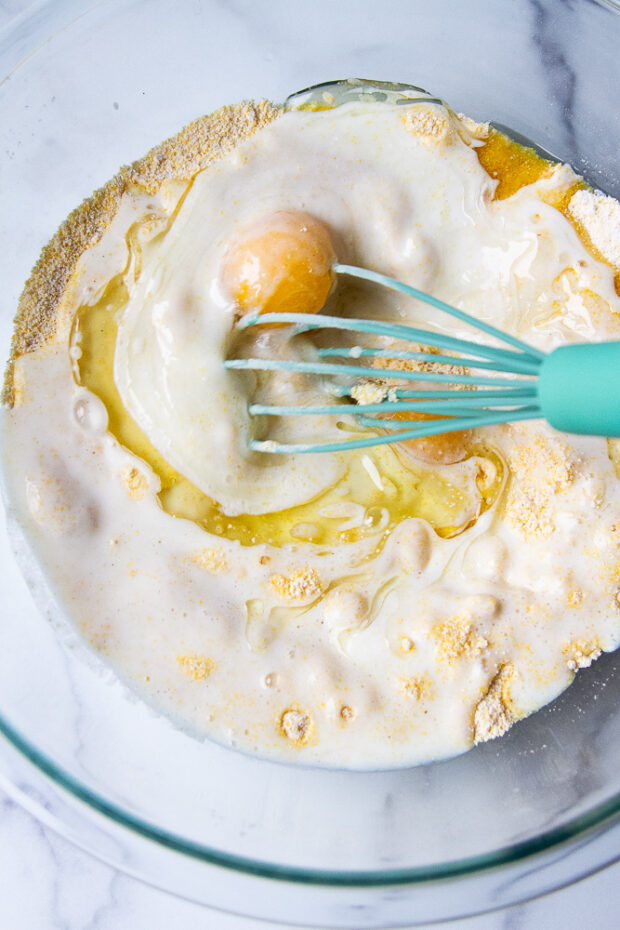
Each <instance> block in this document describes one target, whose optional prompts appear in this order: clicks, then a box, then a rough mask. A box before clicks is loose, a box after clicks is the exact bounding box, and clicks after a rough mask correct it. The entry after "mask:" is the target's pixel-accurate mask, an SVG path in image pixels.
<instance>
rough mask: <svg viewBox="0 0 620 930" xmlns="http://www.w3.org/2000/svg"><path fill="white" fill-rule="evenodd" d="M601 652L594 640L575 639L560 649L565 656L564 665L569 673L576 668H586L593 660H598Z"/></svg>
mask: <svg viewBox="0 0 620 930" xmlns="http://www.w3.org/2000/svg"><path fill="white" fill-rule="evenodd" d="M602 651H603V650H602V649H601V648H600V645H599V641H598V640H597V639H596V638H594V639H589V640H583V639H575V640H573V641H572V642H571V643H567V644H566V645H565V646H563V647H562V653H563V654H564V655H565V656H566V664H567V666H568V667H569V668H570V669H571V671H576V670H577V669H578V668H588V666H590V665H592V663H593V662H594V660H595V659H598V657H599V656H600V654H601V652H602Z"/></svg>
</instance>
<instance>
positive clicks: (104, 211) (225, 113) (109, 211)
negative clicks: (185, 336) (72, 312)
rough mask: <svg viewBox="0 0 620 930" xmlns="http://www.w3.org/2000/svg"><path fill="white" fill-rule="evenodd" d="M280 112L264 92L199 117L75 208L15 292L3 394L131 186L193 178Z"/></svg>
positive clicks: (6, 399)
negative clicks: (255, 100)
mask: <svg viewBox="0 0 620 930" xmlns="http://www.w3.org/2000/svg"><path fill="white" fill-rule="evenodd" d="M281 112H282V110H281V108H280V107H277V106H274V104H272V103H269V102H268V101H266V100H263V101H260V102H258V103H251V102H247V101H245V102H243V103H239V104H235V105H234V106H227V107H223V108H222V109H221V110H218V111H217V112H215V113H213V114H211V115H209V116H203V117H200V118H199V119H197V120H194V122H192V123H190V124H189V125H188V126H186V127H185V129H183V130H181V132H180V133H178V134H177V135H176V136H173V137H172V138H171V139H167V140H166V141H165V142H162V143H161V144H160V145H157V146H155V147H154V148H152V149H151V150H150V152H148V153H147V155H145V156H144V158H141V159H139V160H138V161H136V162H134V163H133V164H132V165H130V166H129V167H124V168H121V170H120V171H119V173H118V174H117V175H116V176H115V177H114V178H112V180H111V181H108V183H107V184H105V185H104V186H103V187H101V188H99V190H96V191H95V192H94V194H92V195H91V196H90V197H88V198H87V199H86V200H85V201H84V202H83V203H82V204H80V206H79V207H77V208H76V209H75V210H73V211H72V212H71V213H70V214H69V216H68V217H67V219H66V220H65V221H64V223H62V225H61V226H60V227H59V229H58V230H57V232H56V233H55V235H54V236H53V237H52V239H51V240H50V242H49V243H48V244H47V245H46V246H45V248H44V249H43V251H42V252H41V255H40V257H39V260H38V261H37V263H36V265H35V266H34V268H33V270H32V273H31V275H30V277H29V278H28V280H27V281H26V284H25V286H24V290H23V292H22V295H21V297H20V300H19V304H18V308H17V316H16V318H15V328H14V331H13V339H12V343H11V355H10V358H9V363H8V366H7V370H6V374H5V380H4V388H3V393H2V401H3V403H5V404H8V405H9V406H13V404H14V403H15V402H16V400H17V392H16V386H15V383H14V378H13V369H14V365H15V360H16V359H17V358H18V357H19V356H20V355H24V354H26V353H27V352H34V351H35V350H36V349H38V348H40V347H41V346H43V345H45V344H46V343H47V342H49V341H50V340H51V339H53V337H54V334H55V329H56V319H57V314H58V311H59V308H60V306H61V303H62V299H63V295H64V294H65V291H66V290H67V288H68V286H69V284H70V280H71V276H72V275H73V273H74V271H75V270H76V266H77V263H78V261H79V259H80V258H81V256H82V255H83V254H84V252H86V251H87V250H88V249H90V248H92V247H93V246H94V245H96V244H97V242H99V240H100V239H101V237H102V236H103V234H104V232H105V231H106V229H107V228H108V227H109V225H110V223H111V222H112V220H113V219H114V217H115V216H116V214H117V213H118V210H119V207H120V203H121V199H122V197H123V196H124V195H125V194H127V193H129V192H131V191H133V190H136V189H139V190H142V191H144V192H145V193H147V194H155V193H157V191H158V190H159V189H160V188H161V186H162V185H163V184H164V183H165V182H167V181H188V182H189V181H190V180H191V179H192V178H193V177H194V175H195V174H196V173H197V172H198V171H201V170H202V169H203V168H206V167H207V165H209V164H210V163H211V162H213V161H215V160H216V159H218V158H221V157H222V156H223V155H225V154H226V153H227V152H230V151H231V150H232V149H234V148H235V147H236V146H237V145H239V143H240V142H242V141H243V140H244V139H246V138H247V137H249V136H251V135H252V134H253V133H254V132H255V131H256V130H257V129H261V128H262V127H264V126H266V125H267V124H268V123H270V122H271V121H272V120H274V119H275V118H276V117H277V116H279V114H280V113H281Z"/></svg>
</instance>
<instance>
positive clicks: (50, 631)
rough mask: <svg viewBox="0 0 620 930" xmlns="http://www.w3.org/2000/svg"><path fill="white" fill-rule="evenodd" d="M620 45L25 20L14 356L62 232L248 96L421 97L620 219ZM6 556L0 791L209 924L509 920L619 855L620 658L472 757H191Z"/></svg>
mask: <svg viewBox="0 0 620 930" xmlns="http://www.w3.org/2000/svg"><path fill="white" fill-rule="evenodd" d="M618 48H620V15H619V10H618V6H617V4H615V3H613V2H611V0H608V2H601V3H595V2H593V0H581V2H572V3H570V4H569V3H564V2H562V0H547V2H543V0H539V2H537V3H530V2H525V0H523V2H521V0H469V2H468V3H467V4H459V3H456V2H451V0H439V2H437V0H436V2H434V3H423V2H412V0H384V2H383V3H382V4H381V6H380V8H377V7H376V6H375V5H374V4H370V3H362V2H360V0H340V2H339V3H338V4H332V3H330V2H329V0H315V2H314V3H312V4H304V3H301V2H292V0H269V2H256V0H236V2H234V3H233V2H229V3H226V4H220V3H217V2H215V0H213V2H199V0H177V2H175V3H174V4H170V3H167V2H166V0H107V2H100V3H96V4H94V5H89V4H88V3H84V2H69V0H66V2H54V3H47V4H42V5H37V6H35V7H34V8H33V9H32V11H31V12H29V13H28V14H26V15H25V16H24V17H22V18H21V19H20V20H19V21H18V22H17V23H16V24H15V25H14V26H12V27H11V29H10V30H9V31H8V32H5V33H4V34H0V63H1V65H2V68H1V71H0V74H1V75H3V76H4V75H6V78H5V80H4V82H3V83H2V84H1V85H0V135H1V136H2V143H3V144H2V151H3V152H4V153H5V154H4V155H3V161H2V175H3V184H2V186H3V223H2V224H1V229H0V255H1V257H2V259H1V260H2V269H3V270H2V280H3V287H2V296H1V301H2V313H1V327H2V329H1V335H2V354H3V355H4V356H5V357H6V356H7V354H8V343H9V338H10V331H11V321H12V317H13V314H14V310H15V306H16V303H17V298H18V295H19V291H20V289H21V286H22V284H23V281H24V280H25V279H26V277H27V275H28V271H29V268H30V267H31V265H32V264H33V262H34V261H35V259H36V257H37V254H38V251H39V249H40V248H41V246H42V245H43V244H44V243H45V242H46V241H47V239H49V237H50V236H51V234H52V233H53V232H54V230H55V228H56V226H57V225H58V224H59V222H60V221H61V220H62V219H63V218H64V217H65V215H66V214H67V213H68V212H69V210H70V209H71V208H72V207H73V206H75V205H76V204H77V203H78V202H79V200H80V199H81V198H82V197H84V196H87V195H88V194H89V193H90V192H91V191H92V190H93V189H94V188H95V187H97V186H98V185H99V184H101V183H103V182H104V181H105V180H106V179H107V178H109V177H110V176H111V175H112V174H113V173H114V172H115V171H116V169H117V168H118V166H119V165H120V164H121V163H126V162H128V161H130V160H132V159H134V158H136V157H138V156H140V155H142V154H143V153H144V152H145V151H146V150H147V149H148V148H149V147H150V146H151V145H152V144H154V143H156V142H158V141H160V140H161V139H163V138H164V137H166V136H168V135H171V134H173V133H174V132H175V131H177V130H178V129H179V128H180V127H181V126H182V125H183V124H184V123H186V122H188V121H189V120H190V119H192V118H193V117H195V116H196V115H198V114H200V113H203V112H208V111H210V110H212V109H214V108H216V107H217V106H219V105H221V104H223V103H227V102H232V101H235V100H239V99H242V98H244V97H250V96H251V97H255V98H257V97H261V96H265V97H268V98H270V99H272V100H283V99H284V98H285V97H286V96H287V95H288V94H290V93H291V92H292V91H295V90H296V89H298V88H301V87H307V86H308V85H311V84H313V83H318V82H320V81H324V80H326V79H329V78H332V77H334V76H339V75H355V74H360V75H362V76H366V77H372V78H377V79H380V80H387V81H390V80H395V81H404V82H409V83H412V84H417V85H421V86H423V87H426V88H428V89H430V90H431V91H432V92H433V93H435V94H437V95H439V96H441V97H443V98H444V99H446V100H448V101H449V102H450V104H451V106H452V107H453V108H454V109H456V110H457V111H460V110H462V111H463V112H465V113H467V114H469V115H471V116H473V117H475V118H478V119H491V120H493V121H495V122H496V123H498V124H500V125H505V126H509V127H511V128H512V130H514V131H516V132H519V133H522V134H523V135H525V136H526V137H529V138H531V139H534V140H536V141H537V142H538V143H539V144H540V145H542V146H543V147H544V148H545V149H547V150H549V151H551V152H553V153H555V154H556V155H557V156H559V157H560V158H562V159H565V160H567V161H570V162H572V164H573V165H574V166H576V168H577V169H578V170H580V171H582V172H583V173H584V174H585V175H586V177H587V178H588V179H589V180H590V181H591V182H593V183H594V184H595V185H598V186H600V187H602V188H603V189H605V190H607V191H609V192H610V193H613V194H615V195H616V196H618V195H620V161H619V160H618V157H617V153H618V151H619V150H620V82H619V81H618V80H617V54H618ZM1 546H2V549H1V555H2V566H3V569H2V582H1V592H2V599H3V602H4V609H3V611H2V617H1V619H0V730H1V731H2V733H3V734H4V736H3V737H2V738H0V778H1V780H2V784H3V785H4V787H6V789H7V790H8V791H10V792H11V793H13V794H14V795H15V796H17V797H18V798H19V799H20V800H21V801H22V802H23V803H24V804H26V805H27V806H28V807H29V808H30V809H31V810H33V811H34V812H35V813H36V814H37V816H39V817H40V818H41V819H43V820H45V821H46V822H48V823H51V824H52V825H53V826H54V827H55V828H56V829H58V830H59V831H61V832H62V833H63V834H64V835H66V836H68V837H69V838H71V839H73V840H74V841H75V842H77V843H79V844H80V845H82V846H84V847H85V848H87V849H89V850H90V851H91V852H93V853H95V854H97V855H98V856H100V857H102V858H103V859H105V860H107V861H109V862H111V863H113V864H114V865H115V866H118V867H120V868H122V869H125V870H126V871H128V872H131V873H132V874H135V875H138V876H140V877H142V878H144V879H146V880H147V881H150V882H152V883H154V884H157V885H159V886H160V887H163V888H166V889H168V890H171V891H174V892H176V893H178V894H181V895H185V896H187V897H190V898H192V899H194V900H197V901H202V902H205V903H208V904H210V905H212V906H217V907H221V908H226V909H229V910H235V911H238V912H241V913H246V914H252V915H254V916H261V917H267V918H272V919H280V920H286V921H289V922H299V923H307V924H311V925H324V926H329V927H332V928H334V927H356V928H361V927H376V926H381V927H385V926H393V925H399V924H403V923H407V924H411V923H420V924H428V923H430V922H432V921H433V920H438V919H440V918H448V917H455V916H459V915H464V914H471V913H476V912H479V911H482V910H485V909H490V908H494V907H500V906H503V905H507V904H510V903H514V902H516V901H521V900H524V899H526V898H528V897H531V896H533V895H536V894H541V893H543V892H545V891H547V890H549V889H551V888H555V887H558V886H560V885H562V884H565V883H567V882H569V881H572V880H574V879H575V878H577V877H580V876H582V875H585V874H587V873H588V872H589V871H592V870H594V869H597V868H600V867H601V866H603V865H604V864H606V863H608V862H610V861H612V860H613V859H615V858H617V857H618V855H620V853H619V852H618V850H619V849H620V845H619V843H618V840H619V838H620V819H619V816H618V812H619V811H620V738H619V737H620V714H619V712H618V678H617V666H618V664H619V662H620V656H618V655H608V656H604V657H603V658H602V659H601V660H600V661H598V662H597V663H596V664H595V666H594V667H593V668H591V669H590V670H588V671H584V672H582V673H580V674H579V676H578V679H577V681H576V682H575V683H574V684H573V685H572V687H571V688H570V689H569V691H568V692H566V693H565V694H564V695H563V696H562V697H561V698H559V700H557V701H556V702H555V703H554V704H552V705H551V706H549V707H547V708H546V709H545V710H543V711H541V712H540V713H538V714H536V715H535V716H533V717H532V718H530V719H527V720H525V721H522V722H521V723H519V724H518V725H517V726H515V727H514V729H513V730H512V731H511V732H510V733H509V734H508V735H507V736H505V737H504V738H503V739H502V740H500V741H497V742H493V743H489V744H486V745H483V746H480V747H478V748H477V749H475V750H473V751H472V752H470V753H468V754H467V755H464V756H462V757H460V758H457V759H453V760H450V761H445V762H440V763H436V764H433V765H428V766H425V767H421V768H417V769H409V770H400V771H390V772H365V773H354V772H345V771H328V770H318V769H310V768H293V767H288V766H284V765H278V764H274V763H270V762H264V761H261V760H259V759H256V758H249V757H246V756H243V755H241V754H240V753H237V752H235V751H233V750H229V749H224V748H222V747H220V746H217V745H214V744H212V743H211V742H208V741H207V742H199V741H197V740H195V739H192V738H190V737H188V736H186V735H184V734H183V733H182V732H180V731H178V730H175V729H174V728H173V727H172V725H170V724H169V723H168V722H167V721H166V720H165V719H163V718H162V717H160V716H157V715H156V714H155V713H153V712H152V711H150V710H149V709H148V708H147V707H146V706H145V705H144V704H142V703H140V702H139V701H136V700H131V699H130V698H128V696H127V693H126V691H125V690H124V689H123V687H122V686H121V685H120V684H119V682H118V681H117V680H116V679H115V678H114V676H113V675H112V673H111V672H110V671H108V670H106V669H105V668H103V667H102V666H101V664H100V663H99V662H98V661H97V660H95V659H94V658H93V657H92V656H89V654H88V653H87V652H86V650H85V648H84V647H83V646H82V645H81V644H80V642H79V641H78V640H77V639H76V637H74V636H73V634H72V632H71V630H70V629H68V628H66V627H65V626H64V624H63V622H62V617H61V615H60V613H59V611H58V610H57V608H56V605H54V603H53V600H52V599H51V597H50V595H49V593H48V592H47V591H46V588H45V583H44V581H43V579H42V578H41V576H40V574H39V572H38V570H37V567H36V565H35V564H33V563H32V561H31V560H30V558H29V556H28V552H27V547H26V546H25V544H24V542H23V540H21V539H20V538H19V535H18V533H17V532H16V531H12V532H11V534H10V538H9V533H8V531H6V530H3V531H2V537H1ZM14 551H15V552H17V558H16V556H15V555H14ZM18 562H19V564H20V565H21V569H22V571H20V569H19V568H18ZM22 572H23V574H22ZM35 601H36V602H37V604H38V605H39V606H38V608H37V607H35ZM128 622H131V618H130V617H128Z"/></svg>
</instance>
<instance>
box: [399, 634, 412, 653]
mask: <svg viewBox="0 0 620 930" xmlns="http://www.w3.org/2000/svg"><path fill="white" fill-rule="evenodd" d="M398 646H399V648H400V651H401V652H404V653H410V652H415V643H414V642H413V640H412V639H409V637H408V636H401V637H400V639H399V640H398Z"/></svg>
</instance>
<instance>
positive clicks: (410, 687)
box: [398, 675, 433, 701]
mask: <svg viewBox="0 0 620 930" xmlns="http://www.w3.org/2000/svg"><path fill="white" fill-rule="evenodd" d="M398 690H399V691H400V692H401V694H404V695H405V697H409V698H413V699H414V700H416V701H430V700H431V699H432V697H433V686H432V684H431V682H430V679H429V678H428V677H427V676H426V675H423V676H421V677H419V678H406V677H402V678H400V679H399V680H398Z"/></svg>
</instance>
